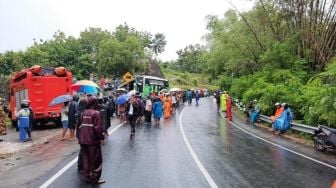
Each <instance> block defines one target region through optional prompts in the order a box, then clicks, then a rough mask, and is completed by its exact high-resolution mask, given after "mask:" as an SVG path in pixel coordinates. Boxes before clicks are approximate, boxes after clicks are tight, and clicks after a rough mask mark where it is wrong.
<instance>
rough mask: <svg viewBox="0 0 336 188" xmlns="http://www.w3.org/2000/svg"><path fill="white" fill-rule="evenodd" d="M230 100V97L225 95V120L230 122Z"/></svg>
mask: <svg viewBox="0 0 336 188" xmlns="http://www.w3.org/2000/svg"><path fill="white" fill-rule="evenodd" d="M231 109H232V100H231V97H230V95H226V118H227V119H228V120H229V121H232V111H231Z"/></svg>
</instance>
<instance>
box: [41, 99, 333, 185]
mask: <svg viewBox="0 0 336 188" xmlns="http://www.w3.org/2000/svg"><path fill="white" fill-rule="evenodd" d="M181 115H182V117H181V120H182V125H183V128H184V131H185V134H186V137H187V139H188V140H189V142H190V145H191V146H192V148H193V150H194V151H195V153H196V154H197V156H198V158H199V160H200V161H201V163H202V164H203V166H204V167H205V169H206V170H207V171H208V173H209V175H210V176H211V177H212V179H213V180H214V182H215V183H216V184H217V186H218V187H300V188H301V187H330V184H331V182H332V181H333V180H334V179H336V170H334V169H332V168H329V167H325V166H323V165H321V164H318V163H316V162H313V161H311V160H308V159H305V158H303V157H301V156H298V155H296V154H293V153H291V152H288V151H286V150H283V149H281V148H278V147H276V146H273V145H270V144H269V143H266V142H264V141H262V140H259V139H257V138H255V137H252V136H250V135H248V134H246V133H244V132H242V131H241V130H239V129H237V128H236V127H234V126H232V125H231V124H230V123H229V122H226V120H225V118H223V117H222V116H221V115H220V114H218V113H217V112H216V106H215V104H213V102H212V99H209V98H208V99H206V98H203V99H201V102H200V105H199V106H196V105H195V104H192V105H191V106H189V105H186V106H185V108H184V109H183V111H182V113H181V112H178V113H177V114H176V115H175V116H173V117H172V118H171V119H169V120H161V125H160V126H155V125H151V126H150V125H141V126H138V127H137V130H136V136H135V139H134V140H130V139H129V131H130V127H129V126H128V125H123V126H121V127H120V128H119V129H117V130H116V131H115V132H114V133H113V134H112V135H110V136H109V138H108V141H107V144H106V145H104V146H103V175H102V177H103V178H104V179H105V180H106V183H105V184H101V185H100V186H97V187H209V184H208V182H207V180H206V178H205V177H204V176H203V174H202V173H201V171H200V169H199V168H198V166H197V165H196V163H195V161H194V160H193V158H192V156H191V154H190V152H189V150H188V149H187V147H186V144H185V143H184V141H183V138H182V136H181V130H180V116H181ZM235 121H237V122H236V124H238V125H240V124H242V123H241V122H240V121H239V120H235V119H234V122H235ZM242 126H246V125H242ZM276 139H277V138H276ZM276 139H275V140H274V142H278V141H277V140H276ZM279 142H280V143H281V142H285V141H281V140H280V141H279ZM288 145H289V146H290V147H292V149H295V147H299V146H296V145H294V146H291V144H288ZM70 158H73V156H71V157H70ZM331 158H332V159H334V156H332V157H331ZM330 162H331V164H333V165H334V166H335V164H334V162H335V161H334V160H333V161H330ZM49 177H50V176H49ZM49 177H45V178H46V180H47V179H48V178H49ZM41 182H43V181H41ZM49 187H55V188H58V187H91V186H89V185H87V184H85V183H84V182H83V181H82V179H81V176H80V174H79V173H78V172H77V167H76V165H74V166H72V167H71V168H70V169H69V170H67V171H66V172H65V173H64V174H62V176H60V177H59V178H58V179H56V180H55V181H54V182H53V183H52V184H51V185H50V186H49Z"/></svg>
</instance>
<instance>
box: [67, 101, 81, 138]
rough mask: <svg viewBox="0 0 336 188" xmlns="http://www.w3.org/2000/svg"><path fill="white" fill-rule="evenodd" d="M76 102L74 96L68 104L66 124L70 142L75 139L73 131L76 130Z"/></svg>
mask: <svg viewBox="0 0 336 188" xmlns="http://www.w3.org/2000/svg"><path fill="white" fill-rule="evenodd" d="M78 100H79V98H78V96H77V95H74V96H73V97H72V101H71V103H70V104H69V117H68V119H69V120H68V124H69V129H70V140H74V139H75V129H76V122H77V113H78ZM77 131H78V130H77Z"/></svg>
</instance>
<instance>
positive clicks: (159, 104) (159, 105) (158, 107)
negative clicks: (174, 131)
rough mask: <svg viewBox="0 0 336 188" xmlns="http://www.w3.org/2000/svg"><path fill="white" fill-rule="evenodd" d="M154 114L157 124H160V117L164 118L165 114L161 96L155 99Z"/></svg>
mask: <svg viewBox="0 0 336 188" xmlns="http://www.w3.org/2000/svg"><path fill="white" fill-rule="evenodd" d="M153 115H154V118H155V124H156V125H159V123H160V118H162V115H163V108H162V102H161V101H160V98H155V99H154V105H153Z"/></svg>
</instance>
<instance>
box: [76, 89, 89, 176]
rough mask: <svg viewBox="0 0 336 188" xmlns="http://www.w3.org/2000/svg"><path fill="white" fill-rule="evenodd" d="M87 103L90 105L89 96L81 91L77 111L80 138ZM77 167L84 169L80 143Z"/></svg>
mask: <svg viewBox="0 0 336 188" xmlns="http://www.w3.org/2000/svg"><path fill="white" fill-rule="evenodd" d="M87 105H88V102H87V96H85V94H84V93H81V94H80V99H79V102H78V111H77V117H76V118H77V121H76V130H77V131H76V137H77V139H79V132H80V129H79V126H80V125H79V121H80V120H81V118H82V115H83V113H84V111H85V110H86V108H87ZM77 165H78V166H77V167H78V170H79V171H81V170H83V159H82V147H81V145H80V150H79V153H78V162H77Z"/></svg>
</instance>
